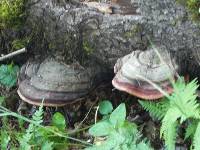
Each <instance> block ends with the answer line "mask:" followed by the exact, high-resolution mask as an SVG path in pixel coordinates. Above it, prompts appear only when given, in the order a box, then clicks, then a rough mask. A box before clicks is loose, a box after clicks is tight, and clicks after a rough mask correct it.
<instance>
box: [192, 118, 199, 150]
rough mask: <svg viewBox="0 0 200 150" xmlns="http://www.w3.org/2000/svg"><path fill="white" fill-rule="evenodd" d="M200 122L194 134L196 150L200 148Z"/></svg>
mask: <svg viewBox="0 0 200 150" xmlns="http://www.w3.org/2000/svg"><path fill="white" fill-rule="evenodd" d="M199 137H200V122H199V123H198V125H197V128H196V132H195V134H194V138H193V143H192V145H193V146H194V150H200V144H199V143H200V138H199Z"/></svg>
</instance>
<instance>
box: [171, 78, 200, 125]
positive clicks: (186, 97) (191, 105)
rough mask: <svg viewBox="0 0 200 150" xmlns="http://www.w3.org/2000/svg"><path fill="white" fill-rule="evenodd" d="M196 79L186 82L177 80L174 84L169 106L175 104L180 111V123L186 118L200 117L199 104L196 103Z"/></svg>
mask: <svg viewBox="0 0 200 150" xmlns="http://www.w3.org/2000/svg"><path fill="white" fill-rule="evenodd" d="M197 88H198V85H197V80H196V79H194V80H193V81H191V82H190V83H188V84H185V83H184V82H180V81H178V82H177V83H176V84H175V86H174V92H173V94H172V95H171V96H170V100H171V101H170V102H171V104H170V105H171V106H175V107H176V108H177V109H179V111H180V112H181V116H180V119H181V123H182V122H183V121H185V120H186V119H188V118H191V117H192V118H197V119H198V118H200V112H199V109H198V108H199V104H198V103H197V100H196V98H197V94H196V90H197Z"/></svg>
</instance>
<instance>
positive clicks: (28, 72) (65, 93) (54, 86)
mask: <svg viewBox="0 0 200 150" xmlns="http://www.w3.org/2000/svg"><path fill="white" fill-rule="evenodd" d="M91 73H92V70H91V68H87V69H86V68H83V67H82V66H81V65H78V64H76V65H73V64H72V65H66V64H62V63H59V62H57V61H55V60H54V59H46V60H44V61H43V62H42V63H41V64H37V63H35V64H34V63H32V65H27V64H26V66H23V67H22V69H21V71H20V75H19V80H18V83H19V88H18V94H19V96H20V98H21V99H22V100H24V101H26V102H28V103H30V104H34V105H40V104H41V102H42V100H43V99H44V106H62V105H65V104H67V103H70V102H73V101H75V100H76V99H77V98H80V97H82V96H84V95H86V94H87V93H88V91H89V89H91V87H92V84H91V82H92V81H91V78H92V76H91ZM20 76H23V77H20Z"/></svg>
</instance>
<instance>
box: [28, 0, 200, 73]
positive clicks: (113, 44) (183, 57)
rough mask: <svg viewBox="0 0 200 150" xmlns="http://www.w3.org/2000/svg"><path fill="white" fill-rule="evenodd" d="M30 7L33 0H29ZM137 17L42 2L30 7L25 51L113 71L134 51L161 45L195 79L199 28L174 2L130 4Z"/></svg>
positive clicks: (145, 0) (137, 0)
mask: <svg viewBox="0 0 200 150" xmlns="http://www.w3.org/2000/svg"><path fill="white" fill-rule="evenodd" d="M31 1H32V2H34V0H31ZM134 3H137V5H138V10H139V14H128V15H125V14H107V13H102V12H100V11H99V10H98V9H96V8H91V7H88V6H87V5H84V4H82V3H79V2H74V1H65V0H40V1H38V2H36V3H35V4H34V5H32V6H31V7H30V8H29V17H28V21H27V22H28V26H29V27H30V28H31V29H32V35H33V36H32V37H33V38H32V41H31V42H30V45H29V46H30V47H29V49H30V50H31V51H33V52H34V54H35V55H38V56H41V57H47V56H49V55H50V56H52V57H55V58H57V59H58V60H61V61H64V62H66V63H71V62H74V61H78V62H79V63H81V64H82V65H87V64H91V63H93V62H94V61H95V62H97V63H99V64H101V65H102V66H103V67H108V68H113V66H114V64H115V62H116V60H117V59H118V58H119V57H122V56H124V55H126V54H128V53H130V52H132V51H135V50H138V49H139V50H146V49H147V47H149V46H151V42H152V43H153V44H154V45H155V46H160V45H162V46H165V47H166V49H167V50H168V51H169V53H170V54H171V56H172V58H175V59H176V61H177V63H178V65H179V66H180V70H181V72H182V73H188V72H189V73H191V74H194V75H197V74H199V70H200V69H199V61H200V58H199V56H200V28H199V25H198V24H197V23H195V22H193V21H192V20H191V19H190V14H189V13H188V12H187V10H186V9H185V8H184V7H183V6H182V5H180V4H177V3H176V1H175V0H165V1H161V0H134Z"/></svg>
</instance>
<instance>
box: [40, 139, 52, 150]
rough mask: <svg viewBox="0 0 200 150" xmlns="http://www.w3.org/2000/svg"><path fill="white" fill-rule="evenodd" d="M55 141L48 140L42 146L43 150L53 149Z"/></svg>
mask: <svg viewBox="0 0 200 150" xmlns="http://www.w3.org/2000/svg"><path fill="white" fill-rule="evenodd" d="M52 146H53V142H48V141H46V142H45V143H44V144H43V145H42V147H41V150H53V147H52Z"/></svg>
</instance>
